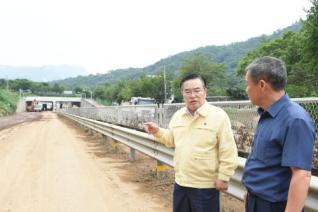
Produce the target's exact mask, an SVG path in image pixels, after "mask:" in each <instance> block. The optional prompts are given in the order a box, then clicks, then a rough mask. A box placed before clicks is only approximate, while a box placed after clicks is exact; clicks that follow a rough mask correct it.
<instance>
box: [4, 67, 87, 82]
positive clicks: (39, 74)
mask: <svg viewBox="0 0 318 212" xmlns="http://www.w3.org/2000/svg"><path fill="white" fill-rule="evenodd" d="M87 74H88V72H87V71H86V70H84V69H83V68H81V67H77V66H72V65H48V66H41V67H32V66H20V67H16V66H5V65H0V79H1V78H3V79H7V78H8V79H28V80H32V81H36V82H47V81H53V80H61V79H65V78H68V77H72V76H78V75H87Z"/></svg>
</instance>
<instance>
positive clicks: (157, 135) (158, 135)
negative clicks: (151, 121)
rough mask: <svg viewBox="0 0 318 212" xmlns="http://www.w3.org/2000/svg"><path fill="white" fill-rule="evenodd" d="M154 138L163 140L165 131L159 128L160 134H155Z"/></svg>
mask: <svg viewBox="0 0 318 212" xmlns="http://www.w3.org/2000/svg"><path fill="white" fill-rule="evenodd" d="M153 136H154V137H156V138H161V137H162V136H163V131H162V129H161V128H159V130H158V132H156V133H155V134H153Z"/></svg>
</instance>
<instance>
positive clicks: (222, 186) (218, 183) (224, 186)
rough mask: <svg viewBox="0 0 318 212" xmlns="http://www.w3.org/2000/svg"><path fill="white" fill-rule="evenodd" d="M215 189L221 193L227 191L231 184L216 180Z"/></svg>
mask: <svg viewBox="0 0 318 212" xmlns="http://www.w3.org/2000/svg"><path fill="white" fill-rule="evenodd" d="M214 183H215V188H216V189H217V190H219V191H226V190H227V189H228V187H229V182H227V181H223V180H219V179H216V180H215V182H214Z"/></svg>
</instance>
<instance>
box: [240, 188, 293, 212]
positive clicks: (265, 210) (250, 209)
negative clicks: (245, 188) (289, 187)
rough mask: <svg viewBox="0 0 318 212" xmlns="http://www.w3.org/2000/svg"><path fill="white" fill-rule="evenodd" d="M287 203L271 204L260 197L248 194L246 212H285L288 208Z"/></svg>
mask: <svg viewBox="0 0 318 212" xmlns="http://www.w3.org/2000/svg"><path fill="white" fill-rule="evenodd" d="M286 203H287V202H286V201H284V202H269V201H267V200H264V199H261V198H259V197H258V196H256V195H254V194H251V193H250V192H248V195H247V200H246V204H245V211H246V212H284V211H285V208H286Z"/></svg>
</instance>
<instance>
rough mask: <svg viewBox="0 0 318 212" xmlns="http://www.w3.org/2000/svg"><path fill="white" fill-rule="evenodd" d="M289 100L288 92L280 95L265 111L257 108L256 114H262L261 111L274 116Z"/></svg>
mask: <svg viewBox="0 0 318 212" xmlns="http://www.w3.org/2000/svg"><path fill="white" fill-rule="evenodd" d="M289 101H290V99H289V97H288V94H285V95H284V96H282V97H281V98H280V99H279V100H277V101H276V102H274V103H273V104H272V105H271V106H270V107H269V108H268V110H267V111H264V109H263V108H258V110H257V112H258V114H260V115H262V114H263V113H268V114H269V115H270V116H271V117H275V116H276V115H277V114H278V113H279V111H280V110H281V109H283V108H284V106H285V105H286V104H287V103H288V102H289Z"/></svg>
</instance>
